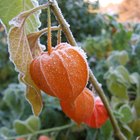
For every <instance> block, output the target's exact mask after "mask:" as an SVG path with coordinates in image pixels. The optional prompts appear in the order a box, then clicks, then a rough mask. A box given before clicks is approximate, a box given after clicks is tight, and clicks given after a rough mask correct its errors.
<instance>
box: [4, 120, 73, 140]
mask: <svg viewBox="0 0 140 140" xmlns="http://www.w3.org/2000/svg"><path fill="white" fill-rule="evenodd" d="M74 125H75V124H74V123H71V124H68V125H63V126H59V127H54V128H50V129H44V130H40V131H36V132H33V133H29V134H25V135H20V136H15V137H8V138H6V140H15V139H17V138H27V137H30V136H34V135H37V134H44V133H49V132H52V131H60V130H63V129H67V128H69V127H72V126H74Z"/></svg>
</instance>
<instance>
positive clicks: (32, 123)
mask: <svg viewBox="0 0 140 140" xmlns="http://www.w3.org/2000/svg"><path fill="white" fill-rule="evenodd" d="M14 128H15V130H16V133H17V134H19V135H24V134H28V133H33V132H35V131H38V130H39V129H40V120H39V118H38V117H35V116H30V117H29V118H28V119H27V120H25V121H20V120H16V121H15V122H14Z"/></svg>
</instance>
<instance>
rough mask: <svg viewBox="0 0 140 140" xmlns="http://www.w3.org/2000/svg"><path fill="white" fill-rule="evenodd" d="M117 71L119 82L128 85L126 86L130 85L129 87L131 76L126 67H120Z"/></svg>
mask: <svg viewBox="0 0 140 140" xmlns="http://www.w3.org/2000/svg"><path fill="white" fill-rule="evenodd" d="M116 71H117V72H118V73H119V75H118V81H119V82H123V83H126V85H127V84H128V87H129V84H130V76H129V72H128V70H127V69H126V68H125V67H124V66H122V65H120V66H118V67H117V68H116Z"/></svg>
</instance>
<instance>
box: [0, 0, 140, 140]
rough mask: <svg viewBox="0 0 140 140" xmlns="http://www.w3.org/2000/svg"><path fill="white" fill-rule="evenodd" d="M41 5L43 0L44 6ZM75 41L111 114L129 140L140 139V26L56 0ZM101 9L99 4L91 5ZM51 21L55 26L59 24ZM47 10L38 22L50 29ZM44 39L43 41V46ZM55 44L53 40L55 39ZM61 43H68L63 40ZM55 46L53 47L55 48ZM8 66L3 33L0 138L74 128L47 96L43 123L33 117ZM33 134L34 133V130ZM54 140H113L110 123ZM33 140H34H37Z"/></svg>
mask: <svg viewBox="0 0 140 140" xmlns="http://www.w3.org/2000/svg"><path fill="white" fill-rule="evenodd" d="M39 2H40V4H42V3H45V2H46V1H45V0H40V1H39ZM58 3H59V6H60V8H61V9H62V12H63V14H64V17H65V18H66V20H67V21H68V23H69V24H70V25H71V29H72V32H73V34H74V37H75V38H76V40H77V41H78V43H79V46H81V47H82V48H83V49H84V50H85V51H86V53H87V55H88V63H89V65H90V67H91V69H92V71H93V73H94V74H95V76H96V77H97V79H98V81H99V82H100V83H101V84H102V87H103V89H104V91H105V93H106V96H107V97H108V99H109V101H110V105H111V108H112V110H113V113H114V115H115V117H116V118H117V120H118V123H119V125H120V126H121V129H122V132H123V133H124V134H125V135H126V137H127V139H128V140H135V139H136V137H137V136H139V135H140V129H138V128H140V38H139V34H140V25H139V24H122V23H118V22H117V21H116V17H115V16H109V15H106V14H105V15H102V14H90V13H88V10H87V8H88V4H87V3H84V2H83V1H82V0H78V1H75V0H68V1H66V0H61V1H60V0H58ZM92 6H93V7H96V8H97V7H98V6H97V3H96V4H95V5H92ZM52 18H53V23H52V24H53V25H56V24H57V22H56V21H55V20H54V17H52ZM46 19H47V16H46V10H43V13H42V14H41V16H40V20H41V23H42V26H41V27H40V28H44V27H46V26H47V23H46V22H47V20H46ZM45 38H46V37H42V38H41V41H42V43H43V44H45V42H46V40H45ZM54 38H55V34H54ZM63 40H64V41H65V40H66V39H65V38H64V36H63ZM53 43H54V44H55V43H56V42H55V41H54V42H53ZM17 77H18V75H17V73H16V72H15V70H14V66H13V64H12V63H11V62H10V61H9V54H8V50H7V43H6V33H5V32H1V33H0V138H1V139H4V138H5V137H6V136H8V137H9V136H15V135H22V134H28V133H32V132H35V131H39V130H42V129H48V128H53V127H57V126H62V125H65V124H68V123H70V120H69V119H68V118H67V117H66V116H65V115H64V114H63V112H62V111H61V108H60V106H59V102H58V100H57V99H55V98H51V97H49V96H47V95H46V94H44V93H43V94H42V95H43V99H44V108H43V111H42V113H41V115H40V116H39V117H34V116H32V111H31V108H30V106H29V104H28V102H27V101H26V100H25V98H24V93H25V87H24V85H23V84H21V83H18V78H17ZM30 128H31V129H30ZM46 135H49V136H50V137H51V138H52V139H56V140H60V139H61V140H71V139H72V140H81V139H85V140H95V139H99V140H114V137H113V129H112V126H111V123H110V121H107V123H106V124H105V125H104V126H103V127H102V128H101V129H93V128H89V127H87V126H86V125H84V124H82V125H81V127H78V126H74V127H71V128H69V129H66V130H63V131H57V132H53V133H47V134H46ZM37 137H38V136H34V137H33V138H32V139H36V138H37Z"/></svg>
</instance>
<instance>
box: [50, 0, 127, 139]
mask: <svg viewBox="0 0 140 140" xmlns="http://www.w3.org/2000/svg"><path fill="white" fill-rule="evenodd" d="M52 1H53V2H52ZM52 1H51V9H52V11H53V13H54V15H55V17H56V19H57V20H58V22H59V24H60V25H61V27H62V30H63V32H64V34H65V36H66V37H67V40H68V42H69V43H70V44H71V45H72V46H77V43H76V41H75V39H74V37H73V34H72V32H71V30H70V28H69V25H68V23H67V22H66V20H65V19H64V17H63V15H62V12H61V10H60V8H59V7H58V4H57V1H56V0H52ZM89 80H90V82H91V84H92V85H93V86H94V88H95V90H96V91H97V93H98V94H99V96H100V98H101V100H102V101H103V103H104V105H105V107H106V109H107V111H108V114H109V117H110V120H111V123H112V126H113V129H114V135H115V136H116V137H117V138H118V139H119V140H127V139H126V138H125V136H124V135H123V133H122V132H121V130H120V128H119V126H118V123H117V121H116V119H115V117H114V115H113V113H112V111H111V108H110V105H109V103H108V100H107V98H106V96H105V94H104V91H103V89H102V87H101V86H100V84H99V83H98V82H97V80H96V78H95V76H94V75H93V73H92V71H91V70H90V69H89Z"/></svg>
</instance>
